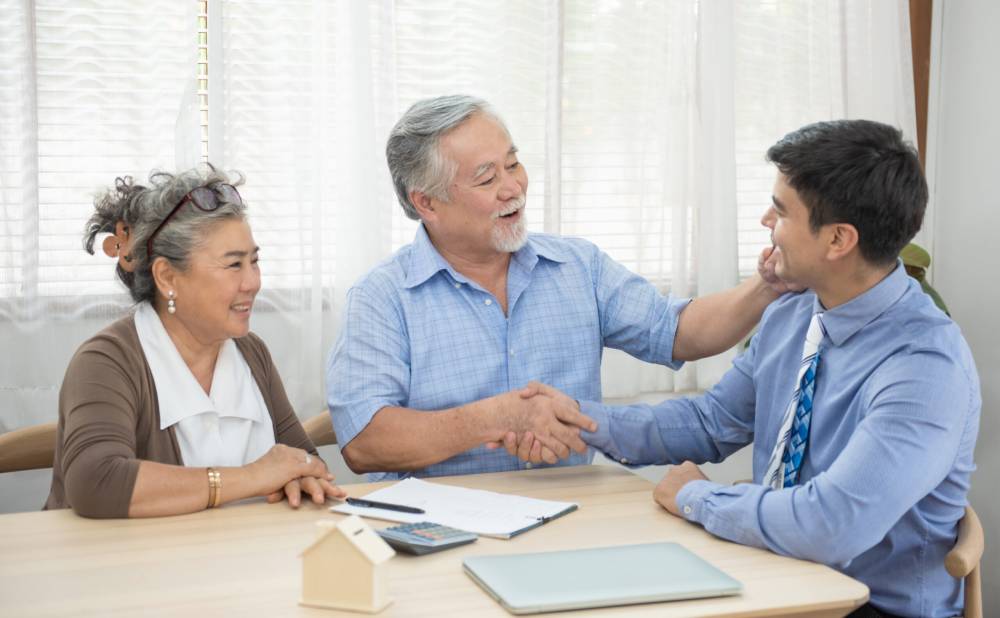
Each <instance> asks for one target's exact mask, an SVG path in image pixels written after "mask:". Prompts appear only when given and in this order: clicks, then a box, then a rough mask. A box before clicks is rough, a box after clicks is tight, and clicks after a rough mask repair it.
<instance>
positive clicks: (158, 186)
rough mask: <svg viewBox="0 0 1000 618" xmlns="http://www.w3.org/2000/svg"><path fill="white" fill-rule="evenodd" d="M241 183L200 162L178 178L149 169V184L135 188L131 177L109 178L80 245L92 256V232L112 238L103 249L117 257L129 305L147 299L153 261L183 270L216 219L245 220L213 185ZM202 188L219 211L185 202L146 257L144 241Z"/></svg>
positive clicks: (153, 292) (239, 208)
mask: <svg viewBox="0 0 1000 618" xmlns="http://www.w3.org/2000/svg"><path fill="white" fill-rule="evenodd" d="M222 184H228V185H233V186H239V185H241V184H243V176H242V175H239V174H237V178H236V180H230V179H229V178H228V177H227V176H226V175H225V174H223V173H222V172H220V171H218V170H216V169H215V168H214V167H213V166H212V165H210V164H205V165H204V166H203V167H199V168H196V169H193V170H188V171H186V172H183V173H180V174H176V175H174V174H169V173H167V172H159V171H154V172H153V173H151V174H150V175H149V185H148V186H146V185H141V184H137V183H136V182H135V181H133V179H132V177H131V176H124V177H120V178H116V179H115V185H114V187H112V188H109V189H108V190H106V191H104V192H103V193H101V194H100V195H98V196H97V198H96V199H95V200H94V214H92V215H91V216H90V219H89V220H88V221H87V225H86V228H85V231H84V234H83V247H84V249H86V250H87V253H90V254H91V255H93V253H94V242H95V240H96V238H97V235H98V234H115V235H116V237H112V239H111V240H110V241H106V242H105V245H104V250H105V252H106V253H108V255H112V256H117V257H118V258H119V260H118V265H117V266H116V268H115V270H116V272H117V273H118V278H119V279H121V281H122V283H124V284H125V287H127V288H128V291H129V294H130V295H131V296H132V299H133V300H134V301H135V302H142V301H150V302H152V301H153V299H154V298H155V296H156V283H155V281H154V280H153V273H152V265H153V261H154V260H155V259H156V258H157V257H161V256H162V257H164V258H166V259H167V260H170V263H171V264H172V265H173V266H174V267H175V268H178V269H181V270H184V269H186V268H187V265H188V259H189V258H190V255H191V251H192V250H194V249H196V248H197V247H198V245H199V243H200V242H201V241H202V240H203V239H204V238H205V235H206V234H207V233H208V232H209V231H210V229H211V228H212V227H213V226H214V225H215V224H217V223H219V222H220V221H221V220H226V219H233V218H238V219H245V218H246V207H245V206H244V205H243V204H242V203H233V202H230V201H226V200H225V199H224V197H223V194H222V193H220V192H219V190H218V186H219V185H222ZM199 187H208V188H209V189H212V191H213V193H215V198H216V199H217V200H218V201H219V207H218V208H216V209H215V210H213V211H211V212H204V211H202V210H199V209H198V208H195V207H194V206H193V205H191V204H186V205H185V206H184V207H182V208H181V209H180V210H178V211H177V212H176V213H174V216H173V217H171V218H170V221H169V222H168V223H167V224H166V225H165V226H164V227H163V228H162V229H161V230H160V231H159V232H158V233H157V234H156V236H155V238H154V239H153V252H152V255H148V254H147V251H146V241H147V239H148V238H149V236H150V235H151V234H152V233H153V231H154V230H155V229H156V228H157V226H159V225H160V223H162V222H163V220H164V219H165V218H166V217H167V216H168V215H169V214H170V211H172V210H173V209H174V208H175V207H176V206H177V205H178V204H180V203H181V201H182V200H183V199H184V198H185V196H187V195H188V194H189V193H190V192H191V191H193V190H194V189H197V188H199Z"/></svg>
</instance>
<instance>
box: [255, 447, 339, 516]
mask: <svg viewBox="0 0 1000 618" xmlns="http://www.w3.org/2000/svg"><path fill="white" fill-rule="evenodd" d="M246 467H247V470H248V471H249V472H250V474H251V476H252V477H253V478H254V480H255V481H256V483H257V484H258V485H257V486H258V487H259V490H258V492H257V495H260V496H263V495H266V496H267V501H268V502H279V501H280V500H281V499H282V497H284V496H287V497H288V503H289V504H290V505H291V506H293V507H298V506H299V504H300V503H301V500H302V492H303V491H304V492H305V493H307V494H309V495H310V496H311V497H312V500H313V502H315V503H316V504H323V503H324V502H325V501H326V498H327V496H330V497H332V498H342V497H344V496H345V495H347V493H346V492H345V491H344V490H343V489H340V488H339V487H337V486H336V485H334V484H332V483H331V482H330V481H332V480H333V475H332V474H330V472H329V470H327V468H326V464H325V463H323V460H322V459H320V458H319V457H315V456H313V455H310V454H309V453H307V452H306V451H304V450H302V449H298V448H293V447H291V446H286V445H284V444H275V445H274V446H273V447H271V450H269V451H268V452H267V453H265V454H264V456H262V457H261V458H260V459H258V460H257V461H255V462H253V463H250V464H247V466H246Z"/></svg>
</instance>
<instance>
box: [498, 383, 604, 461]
mask: <svg viewBox="0 0 1000 618" xmlns="http://www.w3.org/2000/svg"><path fill="white" fill-rule="evenodd" d="M496 403H497V407H496V409H495V413H496V417H495V418H496V421H497V422H496V426H497V427H503V428H506V429H500V430H498V432H497V435H496V437H495V438H494V440H492V441H489V442H487V443H486V447H487V448H491V449H497V448H505V449H507V452H508V453H510V454H511V455H514V456H516V457H517V458H518V459H522V460H524V461H530V462H532V463H542V462H545V463H549V464H554V463H558V461H559V460H560V459H566V458H567V457H569V455H570V451H573V452H576V453H584V452H586V451H587V445H586V443H585V442H584V441H583V440H582V439H581V437H580V430H585V431H589V432H594V431H597V423H596V422H594V420H593V419H592V418H590V417H589V416H586V415H584V414H582V413H581V412H580V405H579V404H578V403H577V402H576V400H574V399H571V398H569V397H567V396H566V395H565V394H563V393H562V392H561V391H559V390H558V389H555V388H552V387H551V386H548V385H546V384H542V383H540V382H530V383H529V384H528V385H527V386H525V387H524V388H522V389H520V390H517V391H510V392H509V393H504V394H503V395H498V396H497V398H496Z"/></svg>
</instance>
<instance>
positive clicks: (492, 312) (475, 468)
mask: <svg viewBox="0 0 1000 618" xmlns="http://www.w3.org/2000/svg"><path fill="white" fill-rule="evenodd" d="M507 304H508V312H507V313H508V315H506V316H505V315H504V313H503V309H502V308H501V307H500V304H499V303H498V302H497V300H496V298H494V297H493V295H492V294H490V293H489V292H487V291H486V290H485V289H483V288H482V287H481V286H479V285H478V284H477V283H475V282H474V281H472V280H470V279H468V278H467V277H465V276H463V275H462V274H460V273H459V272H457V271H456V270H455V269H453V268H452V267H451V265H450V264H448V262H447V261H446V260H445V259H444V258H443V257H442V256H441V255H440V254H439V253H438V252H437V250H436V249H435V248H434V245H433V244H431V242H430V238H429V237H428V236H427V232H426V231H425V230H424V228H423V226H420V228H419V229H418V230H417V235H416V239H415V240H414V242H413V243H412V244H410V245H407V246H406V247H403V248H402V249H400V250H399V252H397V253H396V254H395V255H394V256H392V257H391V258H390V259H388V260H387V261H385V262H384V263H382V264H381V265H379V266H377V267H376V268H375V269H374V270H372V271H371V272H370V273H368V274H367V275H366V276H364V277H363V278H362V279H361V280H360V281H359V282H358V283H357V284H356V285H355V286H354V287H353V288H351V290H350V291H349V292H348V295H347V306H346V309H345V317H344V324H343V329H342V331H341V334H340V338H339V339H338V341H337V343H336V345H335V346H334V349H333V351H332V353H331V354H330V359H329V362H328V363H327V376H326V377H327V380H326V384H327V402H328V404H329V406H330V412H331V415H332V418H333V426H334V428H335V430H336V432H337V439H338V442H340V444H341V446H343V445H346V444H348V443H349V442H350V441H351V440H353V439H354V437H355V436H356V435H358V433H360V432H361V431H362V430H363V429H364V428H365V426H367V425H368V423H369V422H370V421H371V419H372V417H373V416H375V413H376V412H378V411H379V410H380V409H382V408H384V407H386V406H400V407H407V408H413V409H416V410H441V409H446V408H451V407H454V406H459V405H463V404H467V403H470V402H472V401H476V400H479V399H483V398H486V397H491V396H493V395H498V394H500V393H504V392H507V391H510V390H513V389H517V388H521V387H523V386H525V385H526V384H527V383H528V382H529V381H531V380H538V381H541V382H544V383H546V384H551V385H553V386H555V387H556V388H558V389H560V390H562V391H563V392H565V393H567V394H568V395H569V396H570V397H573V398H575V399H592V400H597V401H600V399H601V355H602V352H603V349H604V347H605V346H608V347H612V348H618V349H621V350H624V351H626V352H628V353H629V354H631V355H633V356H635V357H638V358H640V359H642V360H645V361H649V362H654V363H660V364H663V365H668V366H671V367H673V368H677V367H679V366H680V365H681V363H676V362H674V361H673V344H674V333H675V332H676V330H677V321H678V317H679V314H680V312H681V310H682V309H683V308H684V307H685V306H686V305H687V301H678V300H675V299H673V298H671V297H670V296H668V295H662V294H660V293H659V292H658V291H657V290H656V289H655V288H654V287H653V286H652V285H651V284H650V283H649V282H648V281H646V280H645V279H643V278H642V277H639V276H638V275H635V274H633V273H631V272H629V271H628V270H627V269H626V268H625V267H624V266H622V265H621V264H618V263H617V262H615V261H614V260H612V259H611V258H609V257H608V256H607V255H606V254H604V253H603V252H601V251H600V250H599V249H598V248H597V247H596V246H594V245H593V244H592V243H590V242H587V241H585V240H581V239H575V238H562V237H557V236H549V235H545V234H530V235H529V237H528V242H527V244H526V245H525V246H524V247H523V248H522V249H521V250H519V251H517V252H516V253H514V254H513V255H512V257H511V261H510V266H509V268H508V271H507ZM591 458H592V453H589V452H588V453H585V454H582V455H578V454H575V453H574V454H572V455H571V456H570V457H569V459H567V460H564V461H563V462H561V463H560V465H572V464H580V463H587V462H589V461H590V460H591ZM525 467H531V465H530V464H525V463H524V462H521V461H519V460H518V459H517V458H516V457H512V456H510V455H508V454H507V452H506V451H505V450H503V449H496V450H488V449H486V448H485V447H482V446H480V447H477V448H474V449H472V450H469V451H467V452H465V453H462V454H460V455H457V456H455V457H452V458H451V459H448V460H446V461H443V462H440V463H438V464H435V465H432V466H429V467H427V468H425V469H423V470H420V471H417V472H413V473H408V474H413V475H414V476H441V475H447V474H468V473H475V472H497V471H502V470H517V469H520V468H525ZM408 474H402V473H385V474H372V475H370V478H371V479H372V480H383V479H394V478H402V477H404V476H407V475H408Z"/></svg>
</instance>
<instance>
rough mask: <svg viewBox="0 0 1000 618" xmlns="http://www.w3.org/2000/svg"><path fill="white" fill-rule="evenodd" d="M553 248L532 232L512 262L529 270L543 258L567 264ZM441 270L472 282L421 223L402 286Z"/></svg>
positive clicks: (458, 278) (563, 257)
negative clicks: (453, 263)
mask: <svg viewBox="0 0 1000 618" xmlns="http://www.w3.org/2000/svg"><path fill="white" fill-rule="evenodd" d="M552 245H553V244H552V243H539V242H538V240H537V238H536V237H535V236H534V235H533V234H530V233H529V234H528V242H526V243H524V246H523V247H521V248H520V249H518V250H517V251H516V252H514V254H513V255H512V256H511V259H512V261H513V262H514V263H516V264H518V265H519V266H520V267H521V268H524V269H525V270H528V271H530V270H531V269H532V268H534V266H535V264H537V263H538V258H540V257H541V258H545V259H547V260H550V261H553V262H566V261H567V260H568V258H567V256H566V254H565V252H564V251H563V250H562V249H561V248H559V247H556V246H552ZM442 270H444V271H447V272H448V274H449V275H451V277H452V278H453V279H455V281H459V282H462V283H470V281H469V280H468V278H467V277H465V276H464V275H462V274H461V273H459V272H458V271H456V270H455V269H454V268H452V266H451V264H449V263H448V260H446V259H444V257H443V256H442V255H441V254H440V253H438V250H437V248H436V247H435V246H434V243H432V242H431V238H430V236H428V235H427V230H426V229H425V228H424V224H423V223H421V224H420V226H419V227H418V228H417V235H416V237H415V238H414V239H413V243H412V244H411V245H410V260H409V266H408V268H407V270H406V280H405V281H404V282H403V286H404V287H406V288H407V289H409V288H415V287H417V286H419V285H421V284H423V283H424V282H425V281H427V280H428V279H430V278H431V277H433V276H434V275H436V274H437V273H439V272H441V271H442Z"/></svg>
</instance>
